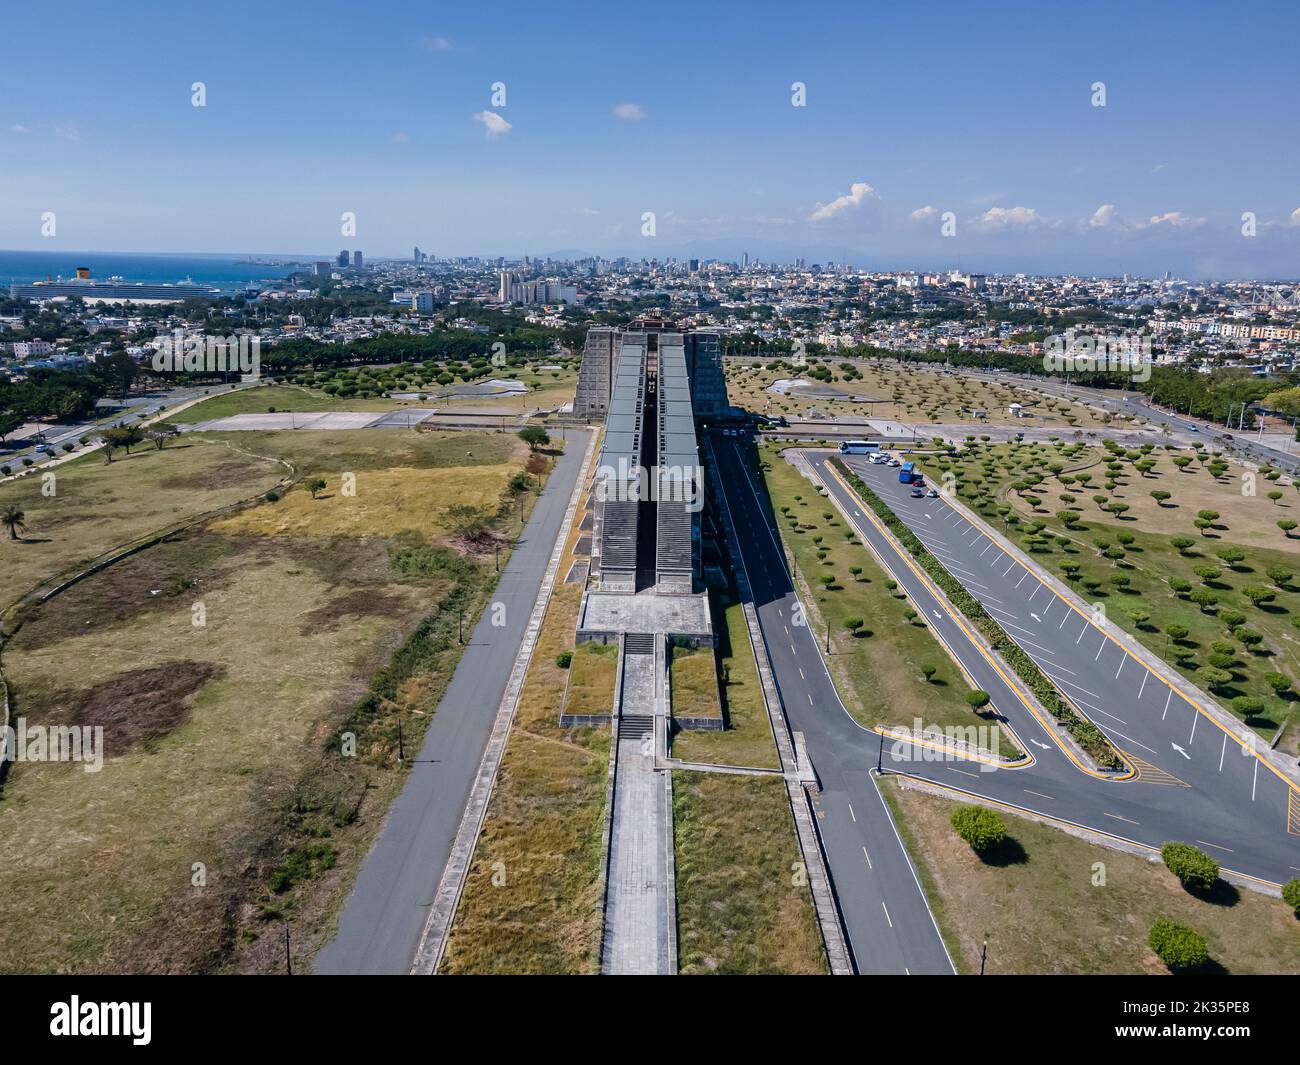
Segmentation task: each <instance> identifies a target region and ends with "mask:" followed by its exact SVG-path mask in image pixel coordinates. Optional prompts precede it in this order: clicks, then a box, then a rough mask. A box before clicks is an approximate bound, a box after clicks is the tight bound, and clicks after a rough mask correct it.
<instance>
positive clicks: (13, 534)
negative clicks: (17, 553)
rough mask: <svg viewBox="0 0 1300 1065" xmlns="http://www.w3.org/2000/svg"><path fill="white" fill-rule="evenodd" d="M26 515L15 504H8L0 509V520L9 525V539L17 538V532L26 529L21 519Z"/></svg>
mask: <svg viewBox="0 0 1300 1065" xmlns="http://www.w3.org/2000/svg"><path fill="white" fill-rule="evenodd" d="M26 517H27V515H26V514H24V513H23V512H22V510H21V509H20V508H19V507H17V506H16V505H15V504H13V503H10V504H8V505H7V506H6V507H5V508H4V510H3V511H0V522H4V524H5V525H7V526H9V539H10V540H17V539H18V534H19V533H21V532H26V531H27V526H26V525H24V524H23V519H25V518H26Z"/></svg>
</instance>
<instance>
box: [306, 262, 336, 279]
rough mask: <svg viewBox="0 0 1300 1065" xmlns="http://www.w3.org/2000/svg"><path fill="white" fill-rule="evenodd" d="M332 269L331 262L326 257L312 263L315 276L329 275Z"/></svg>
mask: <svg viewBox="0 0 1300 1065" xmlns="http://www.w3.org/2000/svg"><path fill="white" fill-rule="evenodd" d="M330 269H331V267H330V263H329V262H328V260H325V259H321V260H319V261H317V262H314V263H312V264H311V272H312V275H313V276H314V277H329V276H330Z"/></svg>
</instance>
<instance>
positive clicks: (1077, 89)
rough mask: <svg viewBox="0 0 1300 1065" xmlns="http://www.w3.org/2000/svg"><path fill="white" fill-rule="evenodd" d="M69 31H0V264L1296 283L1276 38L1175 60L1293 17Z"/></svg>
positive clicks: (1160, 8)
mask: <svg viewBox="0 0 1300 1065" xmlns="http://www.w3.org/2000/svg"><path fill="white" fill-rule="evenodd" d="M73 7H74V15H75V16H76V17H72V18H70V19H69V20H68V25H67V26H66V27H64V28H61V30H60V32H59V34H58V35H57V36H51V35H49V34H48V33H45V32H43V31H42V30H41V29H40V26H39V22H38V18H39V16H37V15H36V14H35V13H34V12H17V13H15V15H14V16H13V21H12V28H13V30H14V37H15V39H23V40H24V41H25V42H28V45H27V46H26V47H25V48H24V49H23V50H22V51H21V53H20V54H17V55H14V56H12V57H11V59H10V62H9V67H8V69H7V70H6V72H5V74H4V75H3V78H4V81H5V82H6V83H7V84H6V92H5V93H4V98H5V100H6V103H5V106H4V109H3V114H0V157H2V158H4V160H5V161H6V164H7V165H6V166H5V167H4V168H3V169H2V170H0V198H2V199H3V202H4V203H5V204H6V206H5V208H4V209H3V210H0V246H4V247H10V248H23V249H29V250H40V251H49V250H57V249H58V248H59V247H60V246H62V247H66V248H68V249H69V251H73V250H81V251H116V252H138V253H145V252H154V253H195V252H196V251H210V250H214V249H215V250H218V251H220V250H225V249H229V253H230V254H237V255H246V254H252V255H277V254H285V253H284V252H283V251H282V250H281V249H284V248H295V247H297V248H301V247H310V248H318V249H321V250H322V253H324V252H326V251H328V249H330V248H334V249H336V250H337V248H340V247H343V246H345V245H346V246H348V247H362V248H367V249H373V251H371V252H368V255H370V256H372V257H398V258H400V257H403V256H404V254H409V253H408V252H406V249H408V248H409V247H410V246H411V244H413V243H418V244H420V246H421V247H423V248H425V249H426V250H428V251H430V252H432V253H433V254H436V255H444V256H455V255H482V256H484V257H488V258H491V257H495V256H498V255H501V256H505V257H507V258H520V257H522V256H524V255H531V256H541V257H548V256H549V257H556V258H562V257H569V258H573V257H578V256H581V255H602V256H606V257H616V256H623V255H626V256H629V257H631V258H643V257H644V258H658V259H661V260H662V259H665V258H669V257H676V258H686V257H700V258H721V259H726V260H730V259H737V260H738V259H739V258H740V256H741V254H742V252H744V251H748V252H749V254H750V256H751V258H756V259H761V260H768V261H772V260H776V261H786V262H790V261H793V260H794V259H795V258H798V257H802V258H805V259H807V260H808V261H809V262H813V261H819V262H825V261H827V260H828V259H834V260H835V261H837V262H845V261H846V262H850V263H852V264H853V265H855V266H857V267H860V268H864V269H906V268H909V267H915V268H939V267H948V266H952V267H958V268H962V269H967V270H972V271H983V272H989V273H993V272H1015V271H1022V270H1023V271H1028V272H1035V273H1046V274H1061V273H1065V274H1071V273H1077V274H1085V275H1086V274H1108V275H1111V274H1113V275H1119V274H1122V273H1125V272H1128V273H1141V274H1146V275H1149V276H1159V275H1161V274H1163V273H1164V272H1165V271H1169V272H1171V273H1173V274H1175V275H1177V276H1184V277H1187V278H1191V279H1199V278H1206V277H1218V278H1227V277H1260V278H1281V277H1287V276H1294V273H1295V267H1294V266H1293V265H1292V264H1293V263H1294V262H1295V261H1296V258H1295V253H1296V252H1297V251H1298V250H1300V191H1297V190H1295V189H1294V187H1293V184H1292V183H1289V182H1288V180H1287V178H1286V175H1287V173H1288V172H1289V171H1291V170H1292V169H1293V166H1294V163H1295V162H1296V159H1295V156H1296V149H1295V148H1294V147H1292V146H1290V145H1289V144H1288V143H1287V141H1286V140H1285V138H1284V137H1283V136H1282V135H1281V133H1280V132H1279V131H1282V130H1285V129H1286V128H1287V127H1286V117H1287V110H1288V108H1287V105H1288V103H1289V100H1290V95H1291V92H1290V90H1291V87H1290V85H1289V67H1288V66H1287V63H1288V59H1287V52H1286V39H1285V35H1282V34H1254V33H1252V34H1251V36H1250V41H1249V45H1250V47H1249V48H1240V49H1222V50H1215V51H1214V53H1213V54H1214V62H1215V69H1216V76H1215V78H1214V79H1213V80H1212V81H1210V80H1206V79H1201V78H1199V77H1198V75H1197V67H1196V64H1195V63H1193V62H1179V61H1176V60H1177V57H1179V56H1187V55H1194V54H1196V53H1197V52H1198V50H1205V49H1207V47H1208V44H1207V42H1211V41H1219V40H1230V39H1233V38H1234V37H1239V36H1240V35H1241V33H1242V28H1243V26H1245V27H1247V28H1249V27H1250V26H1254V25H1256V24H1260V25H1268V24H1269V23H1270V22H1272V21H1277V20H1279V19H1281V18H1283V17H1284V9H1283V8H1281V6H1280V5H1275V4H1258V5H1253V6H1252V7H1251V8H1250V12H1248V13H1247V15H1246V16H1245V17H1244V18H1243V16H1242V14H1241V9H1233V11H1231V12H1227V11H1224V10H1223V9H1219V8H1215V7H1214V6H1212V5H1208V4H1195V5H1192V6H1191V8H1187V7H1183V8H1174V7H1172V6H1167V5H1151V6H1147V7H1145V8H1144V9H1142V10H1140V11H1137V12H1132V11H1129V10H1127V9H1124V8H1121V7H1119V6H1118V5H1110V4H1102V5H1099V6H1096V7H1094V8H1089V9H1088V11H1087V12H1054V13H1053V14H1052V17H1051V18H1045V17H1041V16H1039V15H1038V14H1037V13H1036V12H1035V10H1034V9H1033V8H1031V7H1029V6H1027V5H1026V6H1022V7H1014V6H1013V7H1011V8H1003V9H1000V10H999V12H997V13H996V14H995V13H991V12H979V11H972V10H967V9H966V8H963V7H958V6H956V5H946V4H944V5H938V6H936V7H935V8H934V9H933V11H934V17H933V19H932V26H933V29H926V30H924V31H920V32H918V30H917V29H916V27H915V26H914V25H909V24H908V21H907V19H906V17H905V15H903V14H902V13H899V12H891V11H888V10H880V11H868V12H846V13H839V14H837V16H836V19H835V20H834V21H827V22H826V23H824V24H816V23H814V22H813V21H811V20H805V21H798V20H797V19H795V18H794V17H792V16H791V15H790V14H789V13H788V12H787V11H786V10H785V9H781V8H776V7H770V8H761V9H756V10H755V12H754V15H753V17H752V18H747V19H743V20H742V19H740V18H737V17H736V16H735V15H734V14H726V13H713V12H708V11H699V10H696V9H691V8H686V7H684V6H674V5H669V6H668V7H666V8H664V9H663V10H662V14H661V15H660V16H659V17H658V18H657V19H656V20H655V21H653V22H651V23H646V22H644V21H643V20H642V18H641V17H639V16H632V15H628V14H624V13H620V12H617V11H606V10H600V11H599V13H597V12H596V11H595V10H594V9H593V10H592V12H591V14H590V16H589V17H587V18H586V19H585V20H573V21H570V22H563V21H556V20H554V19H549V20H548V19H545V18H542V17H539V16H537V15H535V14H534V13H533V12H531V11H529V10H528V9H526V8H521V9H517V10H511V11H508V12H507V15H508V16H509V17H508V18H505V19H503V20H500V21H499V22H498V23H497V24H494V25H493V26H491V27H486V26H484V25H483V24H482V23H481V22H479V21H478V20H476V19H475V18H474V17H473V15H472V14H470V13H468V12H450V11H449V12H429V11H427V10H424V9H421V8H419V7H418V6H412V5H407V4H400V3H399V4H397V5H395V6H394V7H392V8H389V9H385V10H384V11H383V12H382V13H378V12H377V13H375V14H373V15H371V14H367V13H365V12H356V11H354V10H351V9H344V8H343V7H341V6H340V5H324V7H323V8H318V9H313V17H312V19H311V20H309V21H307V20H303V19H301V18H298V17H296V16H295V15H290V14H282V13H279V12H275V11H269V12H268V11H261V10H259V11H258V19H257V23H256V26H255V28H254V26H253V25H252V24H250V23H249V22H248V21H246V20H245V19H242V18H240V17H238V15H239V12H240V11H241V10H245V9H242V8H240V7H239V6H238V5H236V7H235V8H234V9H232V14H231V15H230V16H229V17H227V18H225V19H223V20H218V21H212V20H205V21H204V22H203V23H202V26H201V32H198V33H196V30H198V29H199V28H200V27H199V26H198V24H197V20H196V19H195V18H193V17H182V18H177V19H176V20H175V22H174V23H172V22H169V21H168V20H166V19H163V18H162V17H161V15H162V14H163V13H164V12H166V11H169V9H167V8H164V7H163V6H161V5H153V4H148V5H139V6H137V7H135V8H133V9H132V10H131V11H130V12H127V13H122V14H115V15H114V16H113V17H112V18H110V17H109V16H108V15H107V13H105V12H102V11H99V10H96V9H95V8H93V7H92V6H90V5H84V6H79V5H73ZM1192 9H1194V13H1195V15H1196V17H1195V19H1193V18H1191V17H1190V16H1191V14H1192V13H1193V10H1192ZM78 11H79V12H80V13H79V14H77V12H78ZM146 25H147V27H148V31H149V32H148V33H145V32H143V28H144V27H145V26H146ZM1078 41H1087V42H1089V47H1088V48H1085V49H1078V48H1076V47H1074V45H1075V43H1076V42H1078ZM723 42H725V44H726V48H725V50H720V47H719V46H720V44H721V43H723ZM1153 42H1158V43H1153ZM1067 48H1069V49H1070V54H1069V55H1060V53H1061V52H1063V51H1065V50H1066V49H1067ZM638 52H648V53H653V54H654V60H655V62H654V64H653V65H652V66H651V67H650V68H646V67H645V66H644V65H643V64H642V63H641V62H634V61H632V60H633V59H634V58H639V57H638V55H637V54H638ZM104 55H111V56H112V57H113V58H114V62H113V63H112V64H111V65H110V66H107V67H106V66H105V65H104V64H103V61H102V57H103V56H104ZM611 56H612V57H615V59H616V61H615V62H612V63H611V62H609V59H610V57H611ZM619 56H623V57H625V61H622V62H620V61H617V59H618V57H619ZM720 56H725V58H724V59H721V60H719V57H720ZM736 57H739V58H736ZM647 69H651V70H652V71H653V74H652V75H650V76H647V73H646V71H647ZM127 72H129V73H127ZM197 83H202V89H201V92H200V90H197V89H195V85H196V84H197ZM1098 84H1101V85H1103V86H1104V90H1101V91H1104V104H1105V105H1104V106H1096V105H1097V104H1098V103H1099V102H1100V100H1101V97H1100V95H1099V90H1098V88H1097V86H1098ZM1225 85H1227V86H1231V89H1230V91H1224V89H1223V86H1225ZM90 86H93V88H94V91H93V92H88V91H87V88H88V87H90ZM196 93H199V96H200V97H201V100H202V104H203V106H193V103H194V101H195V99H196ZM796 104H798V105H799V106H796ZM1261 154H1267V156H1268V158H1270V160H1271V164H1270V166H1269V167H1268V168H1267V172H1266V173H1265V172H1262V169H1263V168H1260V167H1259V166H1258V165H1257V164H1256V162H1255V160H1257V159H1258V158H1259V157H1260V155H1261ZM140 160H147V165H146V164H144V163H141V162H140ZM88 175H93V178H88ZM47 212H52V213H53V214H54V217H55V219H56V233H55V235H54V236H52V237H45V236H42V225H43V221H42V220H43V218H44V216H45V215H46V213H47ZM647 212H650V213H653V215H654V227H653V229H654V232H653V235H643V230H644V227H645V221H644V219H645V215H646V213H647ZM945 212H951V214H950V216H949V223H950V224H949V226H948V230H949V231H952V230H953V229H954V228H955V235H953V236H943V235H942V232H943V230H944V224H943V223H944V219H945ZM1247 212H1249V213H1250V214H1252V215H1253V223H1249V224H1248V223H1247V222H1246V221H1244V220H1243V214H1245V213H1247ZM345 213H349V214H351V215H353V216H355V219H356V227H355V233H354V234H351V235H349V234H343V233H341V232H340V229H341V224H342V219H343V216H344V214H345ZM1252 227H1253V232H1254V235H1253V236H1247V235H1244V233H1243V229H1244V228H1252Z"/></svg>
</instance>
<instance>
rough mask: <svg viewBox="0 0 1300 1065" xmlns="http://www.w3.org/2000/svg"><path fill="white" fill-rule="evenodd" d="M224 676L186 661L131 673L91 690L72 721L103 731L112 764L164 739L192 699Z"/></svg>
mask: <svg viewBox="0 0 1300 1065" xmlns="http://www.w3.org/2000/svg"><path fill="white" fill-rule="evenodd" d="M221 672H222V670H221V669H220V668H219V667H218V666H216V665H214V664H213V663H211V662H195V661H193V660H190V659H183V660H179V661H174V662H166V663H164V664H162V665H159V666H149V667H146V668H145V669H129V670H127V671H126V672H125V673H120V674H118V675H117V676H116V677H114V678H113V679H112V680H108V681H104V682H103V683H101V684H96V685H95V686H94V687H93V688H91V689H90V690H89V691H88V692H87V693H86V696H85V699H84V700H83V701H82V703H81V705H80V706H79V707H78V708H77V710H76V712H75V713H74V715H73V720H74V722H75V723H76V724H78V725H91V726H94V725H102V726H103V727H104V753H105V754H106V755H107V756H108V757H110V758H114V757H116V756H118V755H120V754H125V753H126V752H127V751H129V750H131V748H133V747H135V746H136V744H140V743H148V742H149V741H151V740H156V739H159V738H160V737H162V736H166V735H167V734H168V733H169V732H171V731H172V729H174V728H176V726H177V725H179V724H180V723H181V722H182V721H184V720H185V716H186V714H188V713H189V709H190V701H191V698H192V697H193V696H194V694H195V693H196V692H197V691H198V690H199V689H200V688H202V687H203V685H204V684H206V683H207V682H208V681H209V680H210V679H212V678H213V677H216V676H219V675H220V674H221Z"/></svg>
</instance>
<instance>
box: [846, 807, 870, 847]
mask: <svg viewBox="0 0 1300 1065" xmlns="http://www.w3.org/2000/svg"><path fill="white" fill-rule="evenodd" d="M849 816H850V817H851V818H853V823H854V824H855V825H856V824H857V823H858V815H857V814H855V813H854V812H853V803H849ZM862 849H863V850H866V849H867V848H866V847H863V848H862Z"/></svg>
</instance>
